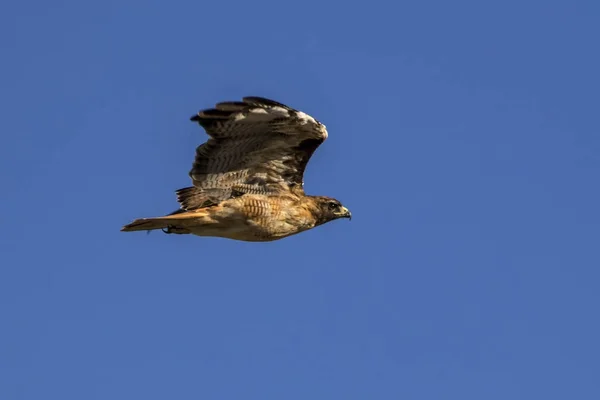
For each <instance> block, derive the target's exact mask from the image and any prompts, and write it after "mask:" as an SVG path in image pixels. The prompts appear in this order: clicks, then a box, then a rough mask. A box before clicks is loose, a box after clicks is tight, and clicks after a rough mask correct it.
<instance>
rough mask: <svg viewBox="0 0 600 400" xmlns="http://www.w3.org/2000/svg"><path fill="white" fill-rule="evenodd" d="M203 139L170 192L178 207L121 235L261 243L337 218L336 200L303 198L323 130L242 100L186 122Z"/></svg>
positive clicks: (342, 214)
mask: <svg viewBox="0 0 600 400" xmlns="http://www.w3.org/2000/svg"><path fill="white" fill-rule="evenodd" d="M190 119H191V120H192V121H194V122H197V123H198V124H200V126H202V127H203V128H204V129H205V131H206V133H207V134H208V135H209V139H208V141H207V142H205V143H203V144H201V145H200V146H198V147H197V148H196V156H195V159H194V163H193V166H192V169H191V170H190V172H189V176H190V177H191V178H192V185H193V186H191V187H187V188H183V189H179V190H177V191H176V194H177V201H178V202H179V204H180V208H179V209H178V210H177V211H175V212H173V213H171V214H168V215H165V216H162V217H155V218H140V219H136V220H134V221H133V222H132V223H130V224H128V225H125V226H124V227H123V228H122V229H121V230H122V231H126V232H130V231H151V230H154V229H161V230H162V231H163V232H165V233H175V234H193V235H197V236H211V237H220V238H228V239H233V240H242V241H249V242H267V241H274V240H278V239H282V238H285V237H288V236H291V235H294V234H297V233H300V232H303V231H307V230H309V229H312V228H315V227H317V226H319V225H322V224H325V223H327V222H330V221H333V220H336V219H339V218H351V213H350V211H349V210H348V209H347V208H346V207H344V206H343V205H342V204H341V203H340V202H339V201H338V200H336V199H334V198H331V197H326V196H309V195H306V194H305V193H304V189H303V185H304V180H303V176H304V170H305V168H306V165H307V163H308V161H309V159H310V157H311V156H312V154H313V152H314V151H315V150H316V149H317V147H319V145H320V144H321V143H323V142H324V141H325V139H326V138H327V129H326V128H325V125H323V124H322V123H320V122H319V121H317V120H316V119H314V118H313V117H311V116H310V115H308V114H305V113H303V112H301V111H298V110H295V109H293V108H291V107H289V106H286V105H284V104H281V103H279V102H277V101H274V100H269V99H266V98H262V97H244V98H243V99H242V101H227V102H221V103H217V104H216V105H215V107H214V108H211V109H206V110H201V111H200V112H198V114H196V115H194V116H192V117H191V118H190Z"/></svg>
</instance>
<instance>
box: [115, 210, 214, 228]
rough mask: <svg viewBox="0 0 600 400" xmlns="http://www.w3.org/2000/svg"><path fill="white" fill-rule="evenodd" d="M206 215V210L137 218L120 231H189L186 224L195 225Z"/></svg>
mask: <svg viewBox="0 0 600 400" xmlns="http://www.w3.org/2000/svg"><path fill="white" fill-rule="evenodd" d="M202 217H206V212H198V211H195V212H181V213H179V212H175V213H173V214H170V215H165V216H164V217H153V218H139V219H136V220H135V221H133V222H131V223H130V224H127V225H125V226H124V227H122V228H121V231H122V232H135V231H153V230H156V229H166V230H167V231H168V232H169V233H190V232H189V230H188V229H187V228H186V227H187V226H190V224H192V225H196V224H198V223H200V221H202Z"/></svg>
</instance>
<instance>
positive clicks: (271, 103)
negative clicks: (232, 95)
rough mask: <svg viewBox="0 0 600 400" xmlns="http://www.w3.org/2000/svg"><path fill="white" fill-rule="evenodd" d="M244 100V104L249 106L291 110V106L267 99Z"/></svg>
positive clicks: (252, 98)
mask: <svg viewBox="0 0 600 400" xmlns="http://www.w3.org/2000/svg"><path fill="white" fill-rule="evenodd" d="M242 100H243V101H244V103H247V104H253V105H263V106H269V107H283V108H285V109H286V110H289V109H290V107H289V106H286V105H285V104H283V103H280V102H278V101H275V100H271V99H267V98H266V97H260V96H246V97H244V98H243V99H242Z"/></svg>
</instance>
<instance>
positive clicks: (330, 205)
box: [329, 203, 339, 210]
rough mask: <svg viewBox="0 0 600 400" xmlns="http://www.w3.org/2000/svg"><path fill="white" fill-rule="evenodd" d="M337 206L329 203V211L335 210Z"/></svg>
mask: <svg viewBox="0 0 600 400" xmlns="http://www.w3.org/2000/svg"><path fill="white" fill-rule="evenodd" d="M338 207H339V206H338V205H337V204H336V203H329V209H330V210H337V208H338Z"/></svg>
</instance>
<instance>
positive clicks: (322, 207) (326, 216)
mask: <svg viewBox="0 0 600 400" xmlns="http://www.w3.org/2000/svg"><path fill="white" fill-rule="evenodd" d="M313 198H314V200H315V203H316V206H317V212H316V214H317V215H316V216H317V220H318V224H319V225H320V224H324V223H326V222H329V221H333V220H335V219H339V218H348V219H352V213H351V212H350V210H348V209H347V208H346V207H344V206H343V205H342V203H340V202H339V200H336V199H332V198H331V197H325V196H315V197H313Z"/></svg>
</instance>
